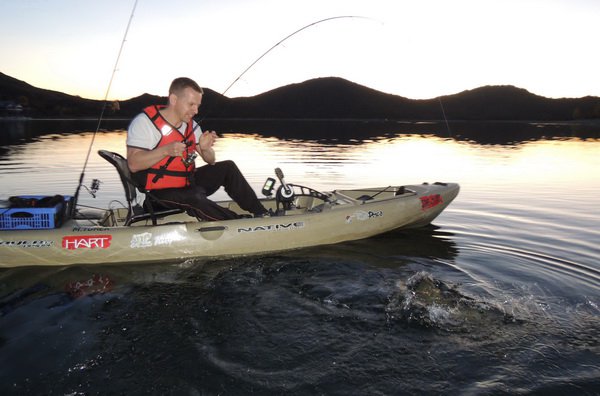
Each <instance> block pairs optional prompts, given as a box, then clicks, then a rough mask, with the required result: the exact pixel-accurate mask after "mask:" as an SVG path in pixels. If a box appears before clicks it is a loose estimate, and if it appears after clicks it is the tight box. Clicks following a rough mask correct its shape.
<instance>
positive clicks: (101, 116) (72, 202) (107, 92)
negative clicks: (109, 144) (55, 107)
mask: <svg viewBox="0 0 600 396" xmlns="http://www.w3.org/2000/svg"><path fill="white" fill-rule="evenodd" d="M137 3H138V0H135V2H134V3H133V9H132V10H131V14H130V15H129V21H128V22H127V27H126V28H125V34H123V40H122V41H121V47H120V48H119V53H118V54H117V60H116V61H115V66H114V68H113V71H112V74H111V76H110V81H109V82H108V86H107V87H106V93H105V94H104V103H103V105H102V110H101V112H100V117H99V118H98V124H97V125H96V130H95V131H94V133H93V135H92V141H91V142H90V145H89V147H88V152H87V155H86V157H85V162H84V163H83V169H82V170H81V175H80V176H79V184H78V185H77V189H76V190H75V194H74V195H73V200H72V201H71V211H70V215H71V217H73V216H74V215H75V208H76V206H77V199H78V198H79V190H81V186H82V184H83V177H84V175H85V169H86V168H87V164H88V161H89V159H90V153H91V152H92V146H93V145H94V141H95V140H96V134H97V133H98V131H99V130H100V124H101V123H102V118H103V117H104V112H105V111H106V104H107V100H108V94H109V92H110V87H111V86H112V83H113V80H114V78H115V74H116V72H117V67H118V65H119V60H120V59H121V53H122V52H123V47H124V46H125V41H127V34H128V33H129V27H130V26H131V21H132V20H133V15H134V13H135V8H136V7H137Z"/></svg>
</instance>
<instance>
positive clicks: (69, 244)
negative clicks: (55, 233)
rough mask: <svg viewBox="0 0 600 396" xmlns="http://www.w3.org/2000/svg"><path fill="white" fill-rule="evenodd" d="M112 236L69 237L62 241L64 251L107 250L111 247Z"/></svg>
mask: <svg viewBox="0 0 600 396" xmlns="http://www.w3.org/2000/svg"><path fill="white" fill-rule="evenodd" d="M111 240H112V235H82V236H76V235H68V236H65V237H63V239H62V247H63V248H64V249H69V250H75V249H96V248H99V249H106V248H108V247H110V241H111Z"/></svg>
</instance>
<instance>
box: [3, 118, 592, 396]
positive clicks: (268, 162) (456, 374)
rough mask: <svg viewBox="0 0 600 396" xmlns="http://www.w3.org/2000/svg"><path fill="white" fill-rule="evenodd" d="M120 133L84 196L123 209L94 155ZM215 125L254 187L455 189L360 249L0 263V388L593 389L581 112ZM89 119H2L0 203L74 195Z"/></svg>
mask: <svg viewBox="0 0 600 396" xmlns="http://www.w3.org/2000/svg"><path fill="white" fill-rule="evenodd" d="M125 126H126V122H114V123H108V124H107V125H106V126H103V130H102V131H101V132H100V133H98V134H97V135H96V137H95V141H94V145H93V147H92V150H91V155H90V158H89V163H88V164H87V167H86V169H85V179H84V184H85V185H87V186H89V184H90V182H91V180H92V179H94V178H97V179H99V180H101V184H100V190H99V191H98V193H97V194H96V198H94V197H92V196H91V195H90V194H88V193H87V192H86V191H85V190H82V192H81V199H80V203H82V204H84V205H88V206H99V207H101V206H105V205H108V204H111V205H116V203H115V202H116V201H121V202H124V197H123V193H122V187H121V185H120V181H119V180H118V177H117V174H116V172H115V170H114V168H112V166H111V165H110V164H108V163H107V162H105V161H104V160H102V159H101V158H100V157H99V156H98V155H97V154H96V151H97V150H98V149H108V150H112V151H117V152H119V153H122V154H124V153H125V147H124V142H125V131H124V129H123V128H125ZM209 126H210V125H209ZM215 126H218V127H220V129H219V130H220V131H221V138H220V139H219V140H218V142H217V145H216V150H217V153H218V156H219V158H220V159H232V160H234V161H236V162H237V163H238V165H239V167H240V168H241V169H242V171H243V172H244V174H245V175H246V177H247V178H248V180H249V181H250V183H251V184H252V186H253V187H255V189H256V190H257V191H259V190H260V188H261V186H262V183H263V181H264V180H265V178H266V177H268V176H273V169H274V168H275V167H281V168H282V170H283V171H284V172H285V175H286V180H287V181H288V182H291V183H296V184H302V185H306V186H310V187H313V188H315V189H317V190H332V189H336V188H343V187H365V186H367V187H368V186H381V185H390V184H415V183H421V182H435V181H447V182H458V183H460V184H461V192H460V194H459V196H458V197H457V199H456V200H455V201H454V202H453V203H452V204H451V205H450V206H449V207H448V208H447V209H446V210H445V211H444V212H443V213H442V215H441V216H440V217H439V218H438V219H436V220H435V221H434V223H433V225H432V226H430V227H427V228H424V229H420V230H413V231H404V232H392V233H388V234H385V235H381V236H378V237H375V238H371V239H367V240H361V241H356V242H350V243H343V244H338V245H332V246H325V247H319V248H311V249H302V250H296V251H291V252H286V253H281V254H276V255H268V256H256V257H247V258H238V259H231V260H213V261H201V260H198V261H186V262H165V263H163V264H161V265H156V264H155V265H134V266H90V267H87V266H73V267H60V266H59V267H51V268H35V267H33V268H32V267H29V268H16V269H1V270H0V367H2V368H1V369H0V392H1V393H2V394H5V395H6V394H190V395H200V394H249V393H257V394H303V395H304V394H306V395H315V394H339V395H348V394H360V395H391V394H394V395H398V394H422V393H426V394H464V395H471V394H506V393H510V394H540V395H541V394H544V395H546V394H564V395H567V394H569V395H571V394H578V395H581V394H587V395H592V394H598V393H599V390H600V345H599V343H598V339H599V337H598V335H599V334H600V306H599V305H600V133H599V131H598V127H597V126H594V125H585V124H581V125H559V124H516V123H488V124H474V123H472V124H469V123H462V124H461V123H451V124H450V129H447V128H446V127H445V126H444V125H442V124H440V125H438V124H435V123H345V122H335V121H331V122H321V123H316V122H296V123H294V124H289V125H279V124H277V123H249V122H246V123H244V122H230V123H227V124H221V125H219V124H215ZM94 129H95V124H94V122H93V121H90V122H87V123H85V122H78V123H74V122H72V121H21V122H15V121H11V122H9V121H0V142H1V143H2V145H1V146H0V185H1V187H2V189H1V191H0V199H6V198H8V197H9V196H11V195H18V194H68V195H72V194H73V192H74V190H75V188H76V186H77V182H78V180H79V175H80V173H81V171H82V168H83V165H84V163H85V159H86V154H87V152H88V148H89V147H90V143H91V141H92V137H93V132H91V131H93V130H94ZM224 198H226V196H225V194H224V193H223V192H222V191H219V192H217V194H215V199H224ZM1 237H2V234H1V232H0V238H1ZM0 260H1V258H0Z"/></svg>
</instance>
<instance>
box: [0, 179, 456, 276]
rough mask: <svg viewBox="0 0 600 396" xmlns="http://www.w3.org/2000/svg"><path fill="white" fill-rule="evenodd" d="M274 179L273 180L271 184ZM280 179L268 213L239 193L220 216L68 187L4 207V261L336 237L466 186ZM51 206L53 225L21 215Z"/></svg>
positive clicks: (197, 253) (150, 256) (422, 213)
mask: <svg viewBox="0 0 600 396" xmlns="http://www.w3.org/2000/svg"><path fill="white" fill-rule="evenodd" d="M276 171H277V170H276ZM279 172H280V171H279ZM276 174H277V172H276ZM277 175H278V177H280V176H281V175H280V174H277ZM274 182H275V179H272V178H269V179H267V183H266V184H268V185H270V186H269V188H267V192H266V193H270V192H271V191H272V189H273V184H274ZM280 184H281V185H280V186H279V188H278V189H277V194H276V196H272V195H270V196H267V197H265V198H262V199H261V202H262V203H263V205H264V206H265V207H266V208H267V209H269V211H270V213H271V215H268V216H266V217H258V218H254V217H251V216H250V214H249V213H246V212H244V211H243V210H242V209H240V208H239V206H237V204H236V203H235V202H233V201H221V202H218V203H219V204H220V205H222V206H224V207H227V208H229V209H231V210H233V211H235V212H236V213H238V214H239V215H240V218H238V219H234V220H223V221H202V220H198V219H196V218H195V217H191V216H189V215H188V214H187V213H185V212H183V211H178V210H175V211H174V210H171V211H169V212H168V213H161V212H156V213H145V214H143V215H142V216H139V214H138V215H134V214H133V211H132V210H131V207H130V208H107V209H88V210H83V209H82V210H71V209H72V208H70V206H71V205H73V204H74V202H73V199H72V198H73V197H69V196H65V197H63V200H62V201H61V200H60V199H59V200H58V202H50V204H49V205H47V206H49V208H38V209H31V208H28V207H27V205H21V207H16V208H15V207H12V208H10V207H9V208H4V209H2V208H0V214H1V218H0V257H1V258H0V267H21V266H49V265H75V264H125V263H153V262H164V261H169V262H173V261H182V260H187V259H197V258H211V259H212V258H230V257H235V256H244V255H255V254H265V253H271V252H277V251H283V250H289V249H298V248H304V247H311V246H318V245H326V244H334V243H339V242H344V241H351V240H357V239H363V238H369V237H371V236H375V235H378V234H381V233H385V232H388V231H391V230H395V229H400V228H401V229H404V228H415V227H423V226H425V225H428V224H430V223H431V222H432V221H433V220H434V219H435V218H436V217H437V216H438V215H439V214H440V213H441V212H442V211H443V210H444V209H445V208H446V207H447V206H448V205H449V204H450V203H451V202H452V201H453V200H454V198H455V197H456V196H457V195H458V192H459V185H458V184H456V183H439V182H436V183H432V184H428V183H423V184H418V185H405V186H400V185H398V186H387V187H373V188H358V189H347V190H343V189H342V190H334V191H330V192H319V191H316V190H314V189H311V188H307V187H304V186H299V185H294V184H287V183H285V181H284V179H283V177H280ZM263 193H265V190H264V189H263ZM45 198H48V197H27V196H26V197H20V199H21V200H24V201H26V202H27V200H28V199H30V200H31V199H33V200H38V201H40V200H42V199H45ZM38 211H42V212H43V213H38ZM48 211H50V216H47V217H50V219H49V224H41V225H40V224H37V223H36V224H31V223H28V224H23V221H25V222H31V221H36V222H38V220H39V222H40V223H42V221H41V220H40V219H37V217H40V215H47V214H48V213H46V212H48ZM70 213H72V215H69V214H70ZM133 218H135V221H132V219H133ZM46 220H48V219H46ZM45 223H48V221H46V222H45Z"/></svg>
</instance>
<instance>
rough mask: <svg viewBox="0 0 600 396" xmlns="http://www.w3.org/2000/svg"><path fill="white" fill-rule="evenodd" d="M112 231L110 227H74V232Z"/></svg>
mask: <svg viewBox="0 0 600 396" xmlns="http://www.w3.org/2000/svg"><path fill="white" fill-rule="evenodd" d="M109 230H110V229H109V228H108V227H73V232H86V231H95V232H106V231H109Z"/></svg>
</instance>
